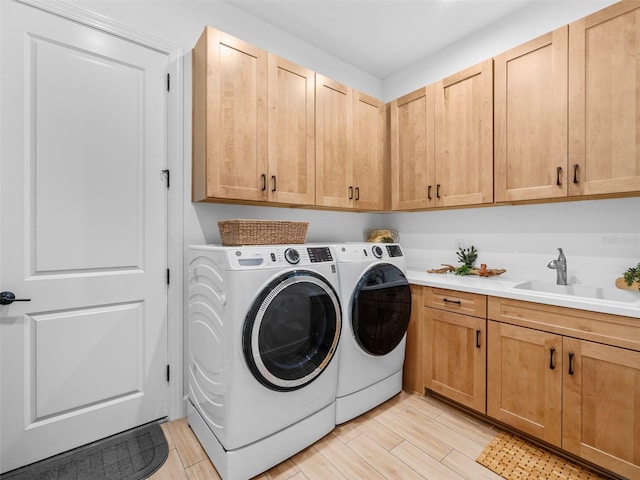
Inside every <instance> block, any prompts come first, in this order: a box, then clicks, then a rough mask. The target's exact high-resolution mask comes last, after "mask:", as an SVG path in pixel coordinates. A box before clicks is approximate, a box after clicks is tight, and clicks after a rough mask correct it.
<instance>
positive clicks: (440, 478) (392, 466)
mask: <svg viewBox="0 0 640 480" xmlns="http://www.w3.org/2000/svg"><path fill="white" fill-rule="evenodd" d="M162 428H163V430H164V432H165V435H166V437H167V441H168V443H169V457H168V458H167V461H166V462H165V464H164V465H163V466H162V467H161V468H160V470H158V471H157V472H156V473H154V474H153V475H152V476H151V477H150V479H151V480H182V479H187V480H217V479H219V478H220V476H219V475H218V473H217V472H216V470H215V468H214V467H213V465H212V464H211V462H210V461H209V459H208V457H207V455H206V453H205V452H204V450H203V449H202V447H201V446H200V444H199V443H198V440H197V439H196V437H195V435H194V434H193V432H192V431H191V429H190V428H189V425H188V424H187V421H186V418H181V419H179V420H175V421H173V422H169V423H165V424H163V425H162ZM497 434H498V431H497V430H496V429H494V428H493V427H491V426H490V425H489V424H486V423H484V422H482V421H481V420H478V419H476V418H474V417H472V416H468V415H466V414H464V413H462V412H460V411H458V410H456V409H454V408H452V407H450V406H449V405H447V404H445V403H442V402H439V401H438V400H436V399H433V398H430V397H420V396H419V395H416V394H409V393H406V392H402V393H400V394H398V395H396V396H395V397H393V398H392V399H390V400H389V401H387V402H386V403H384V404H382V405H380V406H379V407H377V408H375V409H374V410H371V411H370V412H368V413H365V414H364V415H361V416H360V417H357V418H354V419H353V420H351V421H350V422H347V423H345V424H343V425H339V426H337V427H336V428H335V430H333V431H332V432H331V433H329V434H328V435H327V436H325V437H324V438H322V439H320V440H319V441H317V442H316V443H315V444H313V445H312V446H310V447H308V448H306V449H305V450H303V451H301V452H300V453H298V454H297V455H294V456H293V457H291V458H290V459H288V460H285V461H284V462H282V463H281V464H279V465H276V466H275V467H273V468H272V469H271V470H269V471H267V472H265V473H263V474H261V475H258V476H257V477H255V479H254V480H276V479H277V480H288V479H290V480H305V479H309V480H314V479H315V480H336V479H348V480H352V479H366V480H376V479H388V480H405V479H406V480H410V479H433V480H461V479H473V480H500V478H501V477H500V476H498V475H496V474H494V473H493V472H491V471H489V470H487V469H486V468H484V467H483V466H481V465H480V464H478V463H476V461H475V459H476V458H477V456H478V455H479V454H480V453H481V452H482V450H483V449H484V447H485V446H487V445H488V444H489V443H490V442H491V440H492V439H493V438H494V437H495V436H496V435H497Z"/></svg>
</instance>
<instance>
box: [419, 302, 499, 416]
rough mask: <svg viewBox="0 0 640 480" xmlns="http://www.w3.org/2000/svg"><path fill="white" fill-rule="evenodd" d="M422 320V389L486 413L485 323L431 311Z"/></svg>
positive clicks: (439, 311) (479, 320)
mask: <svg viewBox="0 0 640 480" xmlns="http://www.w3.org/2000/svg"><path fill="white" fill-rule="evenodd" d="M423 317H424V320H423V325H424V334H423V339H424V340H423V349H422V350H423V352H424V353H423V356H424V365H423V374H424V385H425V387H426V388H428V389H429V390H432V391H434V392H436V393H439V394H441V395H444V396H445V397H447V398H450V399H451V400H454V401H456V402H458V403H460V404H462V405H466V406H467V407H469V408H472V409H474V410H477V411H478V412H481V413H485V412H486V371H487V370H486V365H487V351H486V345H487V338H486V325H487V321H486V320H485V319H484V318H476V317H470V316H467V315H461V314H459V313H450V312H446V311H442V310H436V309H434V308H424V310H423Z"/></svg>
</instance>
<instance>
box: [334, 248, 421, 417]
mask: <svg viewBox="0 0 640 480" xmlns="http://www.w3.org/2000/svg"><path fill="white" fill-rule="evenodd" d="M333 248H334V252H335V255H336V260H337V262H338V278H339V281H340V298H341V302H342V306H343V317H344V320H343V322H342V336H341V339H340V344H339V346H338V352H339V353H338V390H337V393H336V425H338V424H340V423H344V422H346V421H348V420H350V419H352V418H354V417H357V416H358V415H361V414H362V413H364V412H366V411H368V410H370V409H372V408H373V407H375V406H377V405H379V404H381V403H383V402H384V401H386V400H387V399H389V398H391V397H392V396H394V395H395V394H397V393H399V392H400V391H401V390H402V366H403V364H404V350H405V343H406V331H407V327H408V325H409V317H410V316H411V288H410V286H409V282H408V281H407V278H406V276H405V275H406V264H405V259H404V255H403V253H402V249H401V248H400V245H398V244H387V243H345V244H339V245H334V246H333Z"/></svg>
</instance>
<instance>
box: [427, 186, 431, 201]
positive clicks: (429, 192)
mask: <svg viewBox="0 0 640 480" xmlns="http://www.w3.org/2000/svg"><path fill="white" fill-rule="evenodd" d="M427 200H431V185H429V186H428V187H427Z"/></svg>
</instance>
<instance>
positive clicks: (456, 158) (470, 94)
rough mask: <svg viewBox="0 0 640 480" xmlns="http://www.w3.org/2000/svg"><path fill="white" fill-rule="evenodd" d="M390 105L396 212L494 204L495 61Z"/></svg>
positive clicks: (475, 67)
mask: <svg viewBox="0 0 640 480" xmlns="http://www.w3.org/2000/svg"><path fill="white" fill-rule="evenodd" d="M390 108H391V135H390V136H391V198H392V202H391V203H392V208H393V209H394V210H407V209H417V208H429V207H449V206H457V205H477V204H481V203H491V202H493V66H492V60H486V61H485V62H482V63H480V64H478V65H475V66H473V67H470V68H468V69H466V70H464V71H462V72H460V73H457V74H455V75H451V76H450V77H447V78H445V79H444V80H441V81H439V82H437V83H436V84H435V85H428V86H426V87H423V88H420V89H418V90H416V91H415V92H412V93H410V94H407V95H405V96H403V97H400V98H399V99H397V100H394V101H393V102H392V103H391V107H390Z"/></svg>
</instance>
